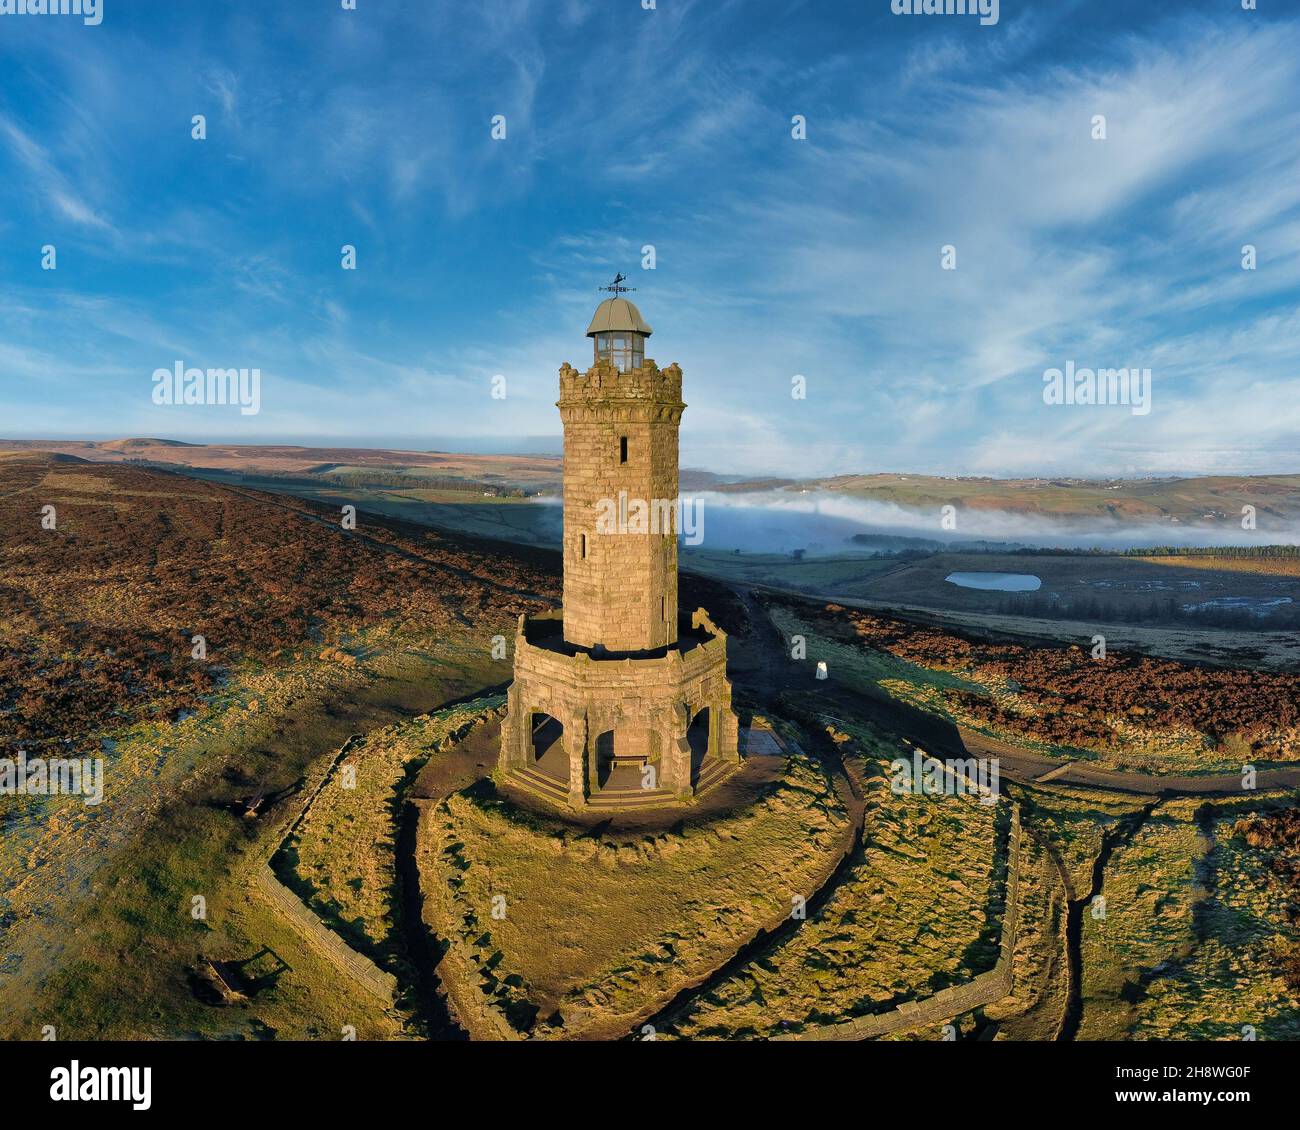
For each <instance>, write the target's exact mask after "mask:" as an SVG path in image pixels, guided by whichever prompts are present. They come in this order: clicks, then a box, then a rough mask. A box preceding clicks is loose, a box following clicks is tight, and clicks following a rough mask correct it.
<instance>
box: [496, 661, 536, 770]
mask: <svg viewBox="0 0 1300 1130" xmlns="http://www.w3.org/2000/svg"><path fill="white" fill-rule="evenodd" d="M518 688H519V683H518V682H517V681H516V682H513V683H511V684H510V689H509V690H508V691H507V692H506V716H505V718H504V719H503V720H502V722H501V758H500V762H499V764H500V766H501V769H502V771H503V772H506V773H508V772H510V770H512V769H519V768H522V767H524V766H525V765H527V764H528V745H529V742H530V739H531V737H532V734H531V732H530V728H529V727H530V724H531V722H532V714H531V712H530V711H528V710H525V709H524V706H523V696H522V695H521V694H520V693H519V689H518Z"/></svg>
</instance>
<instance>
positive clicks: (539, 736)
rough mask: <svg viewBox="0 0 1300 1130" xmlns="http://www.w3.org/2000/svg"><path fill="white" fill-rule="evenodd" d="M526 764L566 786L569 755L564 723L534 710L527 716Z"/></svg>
mask: <svg viewBox="0 0 1300 1130" xmlns="http://www.w3.org/2000/svg"><path fill="white" fill-rule="evenodd" d="M528 754H529V760H528V764H529V765H530V766H532V768H533V769H535V770H537V771H538V772H540V773H545V774H546V775H547V776H548V777H554V778H555V779H556V780H557V781H562V782H564V783H565V784H566V785H567V784H568V781H569V754H568V751H567V750H566V748H565V741H564V723H563V722H561V721H560V720H559V719H558V718H556V717H554V716H553V715H550V714H547V713H545V712H543V711H540V710H534V711H533V712H532V713H531V714H530V715H529V742H528Z"/></svg>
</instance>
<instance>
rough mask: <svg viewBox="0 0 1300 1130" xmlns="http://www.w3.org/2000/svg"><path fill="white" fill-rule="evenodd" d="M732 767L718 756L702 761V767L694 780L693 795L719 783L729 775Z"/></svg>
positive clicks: (697, 794)
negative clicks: (697, 777)
mask: <svg viewBox="0 0 1300 1130" xmlns="http://www.w3.org/2000/svg"><path fill="white" fill-rule="evenodd" d="M733 768H734V766H733V765H731V764H730V763H729V762H726V761H722V760H720V759H718V758H711V759H709V760H708V761H706V762H705V763H704V768H703V769H701V770H700V776H699V779H698V780H697V781H696V782H695V795H696V796H699V795H700V794H701V793H703V792H706V791H707V790H709V789H711V788H713V786H714V785H719V784H721V783H722V782H723V781H725V780H726V779H727V778H728V777H729V776H731V770H732V769H733Z"/></svg>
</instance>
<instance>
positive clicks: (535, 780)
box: [510, 766, 569, 804]
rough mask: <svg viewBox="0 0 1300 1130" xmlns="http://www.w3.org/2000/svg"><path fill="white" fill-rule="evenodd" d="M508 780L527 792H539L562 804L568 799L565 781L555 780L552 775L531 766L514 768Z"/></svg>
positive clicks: (567, 787) (567, 788)
mask: <svg viewBox="0 0 1300 1130" xmlns="http://www.w3.org/2000/svg"><path fill="white" fill-rule="evenodd" d="M510 780H512V781H514V782H515V783H516V784H518V785H520V786H521V787H523V788H525V789H528V790H529V792H534V793H540V794H541V795H542V796H545V797H547V798H548V799H550V800H555V801H559V802H560V803H562V804H567V803H568V801H569V786H568V785H567V784H566V783H565V782H563V781H557V780H556V779H555V778H554V777H552V776H549V775H548V774H546V773H542V772H539V771H538V770H536V769H533V768H532V767H531V766H529V767H526V768H523V769H516V770H514V771H513V772H512V773H511V774H510Z"/></svg>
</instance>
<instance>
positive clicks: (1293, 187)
mask: <svg viewBox="0 0 1300 1130" xmlns="http://www.w3.org/2000/svg"><path fill="white" fill-rule="evenodd" d="M103 3H104V16H103V22H102V24H101V25H100V26H98V27H86V26H84V25H83V24H82V23H81V21H80V20H78V19H76V18H75V17H66V16H54V17H51V16H32V15H23V16H0V286H2V287H3V300H2V301H0V435H7V436H26V437H36V436H39V437H50V436H85V437H93V438H103V437H111V436H122V435H159V436H168V437H176V438H186V439H195V440H202V439H219V440H223V441H236V440H237V441H243V442H253V443H255V442H269V441H278V440H285V439H292V440H296V441H319V442H352V443H359V444H373V445H394V444H400V445H404V446H407V445H413V446H420V447H429V446H444V447H445V446H455V445H456V441H457V440H462V441H463V443H462V446H482V445H484V444H485V443H489V442H491V443H494V444H496V445H498V446H504V447H512V446H518V447H519V448H521V449H537V448H538V447H539V446H540V445H542V444H543V443H545V442H548V441H545V440H542V439H539V438H537V437H544V436H551V437H555V436H558V434H559V419H558V414H557V413H556V411H555V408H554V400H555V397H556V393H557V389H556V383H557V381H556V370H557V369H558V367H559V365H560V363H561V362H562V361H565V360H568V361H572V362H574V363H575V364H584V363H586V362H587V361H588V359H589V355H590V354H589V349H590V347H589V343H588V342H587V339H586V338H584V337H583V330H584V329H585V328H586V323H587V319H588V318H589V316H590V313H591V309H592V308H593V307H594V305H595V303H596V301H597V300H598V299H599V297H600V295H598V293H597V291H596V288H597V287H598V286H600V285H601V284H603V283H605V282H607V281H608V280H609V278H610V277H611V276H612V275H613V273H614V272H615V271H616V270H621V271H623V272H624V273H626V274H628V275H630V276H632V278H631V280H630V281H631V283H632V285H634V286H636V287H637V288H638V291H637V293H636V295H635V296H633V297H634V298H635V299H636V300H637V302H638V304H639V305H640V307H641V309H642V312H643V313H644V315H645V317H646V319H647V320H648V321H649V322H650V323H651V324H652V325H653V326H654V327H655V331H656V332H655V335H654V337H653V338H652V339H651V342H650V349H649V353H650V355H651V356H653V357H654V358H655V359H656V360H657V361H658V362H659V363H660V364H661V365H663V364H667V363H668V362H669V361H674V360H675V361H678V362H679V363H680V364H681V365H682V367H683V369H684V372H685V383H686V394H685V399H686V400H687V402H688V403H689V404H690V408H689V410H688V412H687V414H686V418H685V423H684V428H683V435H682V443H683V460H684V462H686V463H687V464H689V465H692V466H697V467H709V468H712V469H715V470H723V471H740V472H746V473H773V474H787V475H814V474H827V473H835V472H846V471H862V472H870V471H881V470H896V471H916V472H922V471H928V472H936V473H989V474H1032V473H1073V474H1080V475H1088V476H1106V475H1131V474H1148V473H1153V474H1163V473H1175V472H1199V473H1209V472H1219V471H1222V472H1238V471H1250V472H1268V471H1274V472H1276V471H1289V472H1296V471H1300V465H1298V464H1300V460H1298V459H1297V448H1298V447H1300V444H1298V443H1297V438H1298V437H1300V395H1298V393H1300V6H1297V5H1296V4H1294V3H1288V4H1283V3H1281V2H1280V0H1260V7H1261V9H1262V10H1259V11H1247V10H1242V9H1241V7H1240V4H1239V3H1238V2H1237V0H1213V2H1209V0H1207V2H1201V3H1198V2H1195V0H1177V2H1171V3H1162V2H1159V0H1148V2H1146V3H1142V4H1135V3H1131V2H1130V0H1118V2H1114V3H1103V2H1091V3H1072V2H1070V0H1052V2H1048V0H1019V2H1017V0H1003V2H1002V4H1001V7H1000V13H999V15H1000V18H999V21H998V23H997V24H996V25H994V26H987V27H984V26H980V24H979V22H978V20H977V19H976V18H973V17H962V16H896V15H894V14H893V13H892V12H891V11H890V4H889V0H857V2H848V0H844V2H842V3H831V2H828V0H815V2H808V3H798V2H792V0H780V2H765V0H730V2H729V0H657V6H656V8H655V9H654V10H650V11H647V10H644V9H643V8H642V7H641V2H640V0H531V2H530V0H514V2H494V0H483V2H481V3H441V2H440V3H433V2H416V0H408V2H402V0H358V3H357V10H355V11H345V10H343V9H342V7H341V5H340V4H339V3H338V2H337V0H286V2H284V3H268V2H265V0H261V2H255V0H227V2H224V3H220V4H214V3H207V2H199V0H174V2H171V3H162V2H161V0H103ZM194 114H205V115H206V117H207V124H208V139H207V140H206V141H195V140H192V139H191V136H190V132H191V124H190V123H191V117H192V115H194ZM496 114H504V115H505V117H506V124H507V136H506V138H505V140H501V141H496V140H493V139H492V137H491V136H490V130H491V119H492V117H493V116H494V115H496ZM796 114H801V115H803V116H804V117H805V118H806V121H807V138H806V139H805V140H795V139H794V138H792V136H791V119H792V117H793V116H794V115H796ZM1097 114H1103V115H1105V117H1106V122H1107V138H1106V140H1104V141H1098V140H1094V139H1093V138H1092V119H1093V116H1094V115H1097ZM345 243H349V244H353V245H355V246H356V248H357V254H358V266H359V269H358V270H356V271H343V270H341V269H340V247H341V246H342V245H343V244H345ZM1248 243H1249V244H1253V245H1255V246H1256V247H1257V249H1258V260H1259V266H1258V269H1257V270H1255V271H1244V270H1242V269H1241V248H1242V246H1243V245H1244V244H1248ZM46 244H52V245H54V246H55V247H56V248H57V263H58V266H57V270H54V271H45V270H42V269H41V248H42V246H43V245H46ZM646 244H651V245H653V246H654V248H655V251H656V261H657V262H656V269H655V270H653V271H646V270H642V269H641V248H642V246H643V245H646ZM944 245H952V246H954V247H955V248H956V249H957V269H956V270H955V271H943V270H941V268H940V249H941V247H943V246H944ZM177 360H183V361H184V362H185V363H186V364H187V365H194V366H199V367H226V366H235V367H250V368H251V367H258V368H260V369H261V371H262V374H263V376H262V382H263V383H262V408H261V411H260V413H258V414H257V415H255V416H241V415H240V414H239V413H238V411H237V410H235V409H232V408H229V407H222V406H208V407H191V408H185V407H177V406H157V405H155V404H154V403H153V402H152V399H151V396H150V393H151V391H152V387H153V386H152V381H151V374H152V373H153V372H154V370H155V369H157V368H159V367H165V368H170V367H171V366H172V365H173V364H174V363H175V361H177ZM1067 361H1074V362H1075V363H1076V364H1077V365H1078V366H1102V367H1123V366H1134V367H1137V366H1141V367H1149V368H1150V369H1151V370H1152V410H1151V412H1150V413H1149V414H1148V415H1145V416H1135V415H1133V414H1132V413H1131V412H1130V411H1129V410H1128V409H1126V408H1123V407H1117V406H1104V407H1103V406H1059V405H1057V406H1049V405H1046V404H1044V402H1043V396H1042V388H1043V379H1042V378H1043V372H1044V370H1045V369H1047V368H1049V367H1053V366H1056V367H1060V366H1064V364H1065V363H1066V362H1067ZM496 374H503V375H505V377H506V378H507V390H508V395H507V396H506V398H505V399H504V400H498V399H493V398H492V396H491V395H490V390H491V379H492V377H493V376H494V375H496ZM794 374H802V375H804V376H805V377H806V379H807V388H808V392H807V398H806V399H804V400H793V399H792V398H791V396H790V381H791V377H792V375H794Z"/></svg>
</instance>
